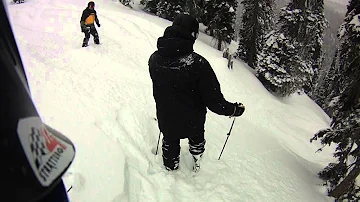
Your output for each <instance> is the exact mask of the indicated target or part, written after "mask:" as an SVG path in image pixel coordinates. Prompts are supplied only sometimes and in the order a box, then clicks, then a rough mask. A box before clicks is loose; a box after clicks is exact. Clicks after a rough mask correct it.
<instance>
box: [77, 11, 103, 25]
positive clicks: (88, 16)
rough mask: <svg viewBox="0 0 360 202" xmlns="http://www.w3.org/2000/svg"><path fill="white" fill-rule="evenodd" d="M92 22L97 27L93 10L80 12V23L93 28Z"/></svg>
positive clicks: (96, 18) (97, 21)
mask: <svg viewBox="0 0 360 202" xmlns="http://www.w3.org/2000/svg"><path fill="white" fill-rule="evenodd" d="M94 22H95V23H96V24H97V25H99V19H98V17H97V14H96V11H95V9H90V8H85V10H84V11H83V12H82V15H81V19H80V23H83V24H84V25H86V26H94Z"/></svg>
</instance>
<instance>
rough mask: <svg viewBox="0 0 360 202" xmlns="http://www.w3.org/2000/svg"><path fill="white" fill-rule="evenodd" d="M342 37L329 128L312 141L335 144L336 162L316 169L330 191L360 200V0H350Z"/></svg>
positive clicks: (336, 195) (336, 194)
mask: <svg viewBox="0 0 360 202" xmlns="http://www.w3.org/2000/svg"><path fill="white" fill-rule="evenodd" d="M339 33H340V34H339V37H340V41H341V47H340V51H339V52H338V60H337V61H338V62H337V63H336V64H335V65H338V69H339V70H341V71H339V74H338V75H337V81H336V82H337V83H338V85H337V86H336V88H337V89H338V90H336V91H335V92H339V94H338V95H337V96H335V95H332V96H333V97H332V100H333V103H331V104H332V105H334V106H336V107H335V109H336V110H334V112H333V116H332V122H331V128H329V129H325V130H321V131H319V132H318V133H316V134H315V135H314V137H313V138H312V139H311V141H314V140H318V139H321V143H322V145H323V146H324V147H325V146H326V145H330V144H336V145H337V147H336V150H335V153H334V157H336V158H337V162H336V163H329V165H328V166H327V167H326V168H325V169H324V170H322V171H321V172H320V173H319V176H320V178H322V179H323V180H324V181H325V182H324V184H325V185H328V186H329V190H328V191H329V195H330V196H332V197H334V198H337V199H348V200H350V201H359V200H360V187H359V186H358V185H357V184H356V181H355V180H356V178H357V177H358V176H359V174H360V147H359V146H360V88H359V86H360V68H359V66H360V1H358V0H351V1H350V4H349V6H348V11H347V14H346V17H345V22H344V23H343V25H342V26H341V27H340V31H339ZM320 150H321V149H320Z"/></svg>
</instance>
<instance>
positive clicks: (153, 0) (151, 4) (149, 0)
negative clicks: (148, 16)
mask: <svg viewBox="0 0 360 202" xmlns="http://www.w3.org/2000/svg"><path fill="white" fill-rule="evenodd" d="M159 1H160V0H141V1H140V4H141V5H144V6H145V7H144V10H145V11H147V12H150V13H153V14H156V12H157V8H156V5H157V4H158V3H159Z"/></svg>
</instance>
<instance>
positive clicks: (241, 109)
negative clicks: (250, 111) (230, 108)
mask: <svg viewBox="0 0 360 202" xmlns="http://www.w3.org/2000/svg"><path fill="white" fill-rule="evenodd" d="M244 111H245V106H244V105H243V104H241V103H235V108H234V113H233V114H232V115H231V116H230V117H234V116H235V117H236V116H241V115H242V114H243V113H244Z"/></svg>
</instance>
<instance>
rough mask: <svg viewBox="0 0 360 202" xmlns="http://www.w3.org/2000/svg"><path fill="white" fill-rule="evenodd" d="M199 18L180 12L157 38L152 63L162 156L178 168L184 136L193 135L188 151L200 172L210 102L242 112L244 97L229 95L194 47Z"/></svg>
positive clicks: (227, 111)
mask: <svg viewBox="0 0 360 202" xmlns="http://www.w3.org/2000/svg"><path fill="white" fill-rule="evenodd" d="M198 34H199V23H198V21H197V20H196V19H195V18H193V17H192V16H190V15H187V14H180V15H178V16H177V17H176V18H175V20H174V21H173V24H172V25H171V26H169V27H167V28H166V29H165V32H164V35H163V36H162V37H160V38H158V40H157V48H158V49H157V50H156V51H155V52H154V53H153V54H152V55H151V56H150V58H149V61H148V65H149V73H150V77H151V79H152V84H153V96H154V100H155V103H156V115H157V119H158V126H159V128H160V131H161V132H162V134H163V139H162V152H163V154H162V158H163V164H164V166H165V168H166V169H167V170H169V171H172V170H177V169H178V168H179V161H180V140H181V139H185V138H187V139H188V141H189V142H188V143H189V152H190V153H191V154H192V156H193V159H194V166H193V169H194V171H195V172H198V171H199V169H200V160H201V158H202V155H203V153H204V151H205V143H206V141H205V138H204V132H205V130H204V125H205V118H206V108H209V109H210V110H211V111H212V112H214V113H216V114H219V115H224V116H231V117H232V116H241V115H242V114H243V112H244V110H245V107H244V105H243V104H241V103H230V102H228V101H226V100H225V98H224V96H223V94H222V93H221V90H220V84H219V82H218V79H217V77H216V75H215V73H214V71H213V69H212V67H211V66H210V64H209V62H208V61H207V60H206V59H205V58H204V57H202V56H201V55H199V54H197V53H195V52H194V50H193V45H194V43H195V40H196V39H197V37H198Z"/></svg>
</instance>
